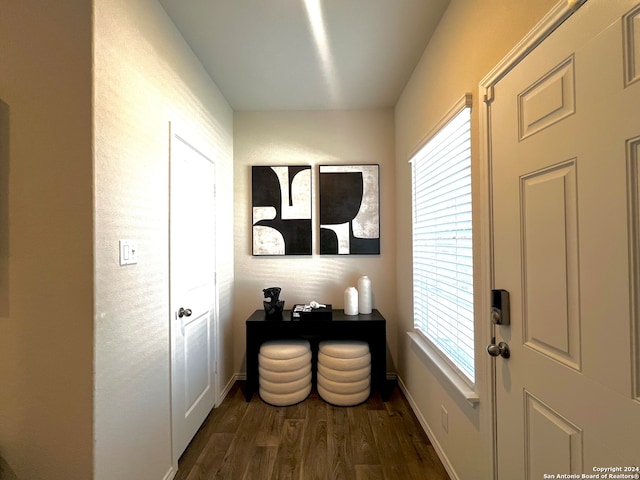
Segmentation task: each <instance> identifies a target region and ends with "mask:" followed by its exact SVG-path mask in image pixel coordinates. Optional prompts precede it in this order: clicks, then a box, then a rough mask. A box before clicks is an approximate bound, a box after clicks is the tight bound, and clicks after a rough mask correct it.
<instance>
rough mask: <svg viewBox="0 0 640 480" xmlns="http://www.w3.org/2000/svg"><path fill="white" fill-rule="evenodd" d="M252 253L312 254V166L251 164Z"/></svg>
mask: <svg viewBox="0 0 640 480" xmlns="http://www.w3.org/2000/svg"><path fill="white" fill-rule="evenodd" d="M251 182H252V183H251V193H252V203H251V204H252V207H253V255H311V235H312V228H311V166H309V165H303V166H282V167H279V166H278V167H267V166H253V167H252V170H251Z"/></svg>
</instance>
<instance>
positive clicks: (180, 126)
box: [167, 120, 220, 471]
mask: <svg viewBox="0 0 640 480" xmlns="http://www.w3.org/2000/svg"><path fill="white" fill-rule="evenodd" d="M194 131H196V129H195V128H194V127H193V126H189V125H186V124H184V123H181V122H179V121H176V120H171V121H169V161H168V162H167V167H168V169H167V176H168V177H167V180H168V181H167V186H168V193H169V195H168V202H167V240H168V245H167V246H168V248H167V251H168V255H167V268H168V272H169V273H168V276H167V291H168V294H169V310H168V314H167V318H168V322H169V404H170V409H169V425H170V432H171V438H170V440H171V457H172V459H171V462H172V465H173V470H174V471H177V470H178V459H177V458H173V449H174V448H173V443H174V441H175V440H174V432H173V430H174V425H173V410H174V405H173V385H174V383H173V370H174V365H175V350H174V348H173V343H174V342H173V335H174V330H175V327H176V322H175V318H174V313H175V312H174V310H175V309H174V307H175V305H174V303H175V300H174V298H173V295H174V294H173V292H172V290H171V203H172V193H173V190H172V149H173V142H175V141H176V137H177V138H178V139H180V140H178V141H183V142H184V143H186V144H187V145H189V146H190V147H191V148H194V149H195V150H197V151H198V152H202V155H203V156H205V157H206V158H208V159H210V160H211V162H212V163H213V167H214V175H215V179H214V197H215V191H216V190H217V187H216V184H217V178H218V177H217V174H218V168H217V163H216V161H215V155H213V147H207V143H206V142H205V141H204V140H203V139H202V138H201V137H199V136H197V135H195V134H193V133H192V132H194ZM217 209H218V203H217V201H216V203H215V205H214V212H215V213H216V215H215V218H216V220H215V222H216V226H215V232H216V233H215V235H214V238H213V249H214V253H215V256H214V270H215V272H216V273H215V281H214V308H213V309H212V315H213V318H212V325H211V330H212V332H211V335H212V337H213V341H212V347H213V349H214V352H213V361H214V366H213V381H212V384H213V385H212V386H213V397H214V405H213V407H214V408H215V407H217V406H218V405H219V402H220V371H219V365H220V348H219V343H220V335H219V315H220V311H219V309H220V305H219V297H220V295H219V286H218V277H217V271H218V242H217V237H218V233H217V232H218V230H219V229H218V224H217V221H218V220H217V219H218V215H217Z"/></svg>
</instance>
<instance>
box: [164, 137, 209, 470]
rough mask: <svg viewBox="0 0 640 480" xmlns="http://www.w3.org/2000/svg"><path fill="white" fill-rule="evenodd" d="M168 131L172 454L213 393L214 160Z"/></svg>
mask: <svg viewBox="0 0 640 480" xmlns="http://www.w3.org/2000/svg"><path fill="white" fill-rule="evenodd" d="M180 133H181V132H175V131H174V128H172V132H171V162H170V163H171V174H170V175H171V179H170V182H171V192H170V199H171V200H170V203H171V205H170V214H169V215H170V278H171V279H170V291H171V319H170V321H171V359H172V369H171V390H172V392H171V393H172V402H171V410H172V435H173V439H172V440H173V441H172V444H173V459H174V462H175V463H177V461H178V458H179V457H180V455H181V454H182V453H183V452H184V450H185V448H186V447H187V445H188V444H189V442H190V441H191V439H192V438H193V436H194V434H195V433H196V431H197V430H198V428H199V427H200V425H201V424H202V422H203V421H204V419H205V418H206V416H207V415H208V413H209V412H210V411H211V409H212V408H213V406H214V403H215V399H216V397H217V377H216V376H217V374H216V367H217V363H216V355H217V352H216V348H215V347H216V325H217V321H216V320H217V319H216V315H217V314H216V312H217V306H216V299H217V295H216V273H215V272H216V262H215V260H216V257H215V251H216V249H215V218H216V215H215V165H214V163H213V161H212V160H211V159H210V158H207V157H206V156H205V155H204V154H203V153H202V152H201V151H199V150H198V149H196V148H195V147H194V146H193V145H192V144H191V143H189V142H188V141H187V140H185V139H184V137H182V136H181V134H180Z"/></svg>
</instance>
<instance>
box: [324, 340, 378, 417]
mask: <svg viewBox="0 0 640 480" xmlns="http://www.w3.org/2000/svg"><path fill="white" fill-rule="evenodd" d="M370 393H371V353H370V352H369V345H368V344H367V343H366V342H358V341H344V340H334V341H328V340H325V341H322V342H320V344H319V348H318V394H319V395H320V397H321V398H322V399H323V400H324V401H326V402H328V403H331V404H333V405H338V406H343V407H346V406H352V405H357V404H359V403H362V402H364V401H366V400H367V399H368V398H369V395H370Z"/></svg>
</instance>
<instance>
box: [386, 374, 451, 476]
mask: <svg viewBox="0 0 640 480" xmlns="http://www.w3.org/2000/svg"><path fill="white" fill-rule="evenodd" d="M397 379H398V387H399V388H400V390H402V393H404V396H405V397H406V399H407V401H408V402H409V406H410V407H411V410H413V413H414V414H415V416H416V418H417V419H418V422H420V425H421V426H422V429H423V430H424V432H425V433H426V434H427V437H429V441H430V442H431V445H433V448H434V450H435V451H436V453H437V454H438V458H440V461H441V462H442V465H443V466H444V468H445V470H446V471H447V473H448V474H449V476H450V477H451V480H460V478H459V477H458V475H457V474H456V472H455V470H454V468H453V465H451V462H450V461H449V458H448V457H447V455H446V454H445V453H444V451H443V450H442V447H441V446H440V443H439V442H438V440H437V438H436V436H435V435H434V434H433V431H432V430H431V427H429V424H428V423H427V421H426V420H425V418H424V416H423V415H422V413H421V412H420V410H419V409H418V405H417V404H416V402H415V400H414V399H413V397H412V396H411V394H410V393H409V391H408V390H407V387H406V385H405V384H404V382H403V381H402V378H400V376H398V377H397Z"/></svg>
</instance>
